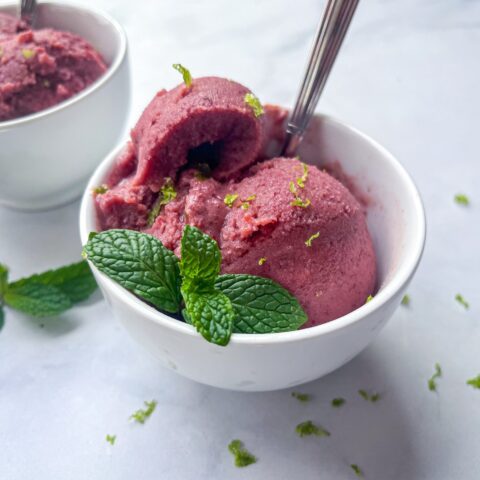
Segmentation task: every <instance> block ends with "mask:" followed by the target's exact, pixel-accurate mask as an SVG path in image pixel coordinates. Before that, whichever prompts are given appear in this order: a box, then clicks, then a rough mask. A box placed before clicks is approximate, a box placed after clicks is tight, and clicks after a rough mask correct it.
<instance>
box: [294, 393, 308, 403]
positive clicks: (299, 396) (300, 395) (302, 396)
mask: <svg viewBox="0 0 480 480" xmlns="http://www.w3.org/2000/svg"><path fill="white" fill-rule="evenodd" d="M292 397H293V398H296V399H297V400H298V401H299V402H309V401H310V400H311V399H312V397H311V395H309V394H308V393H299V392H292Z"/></svg>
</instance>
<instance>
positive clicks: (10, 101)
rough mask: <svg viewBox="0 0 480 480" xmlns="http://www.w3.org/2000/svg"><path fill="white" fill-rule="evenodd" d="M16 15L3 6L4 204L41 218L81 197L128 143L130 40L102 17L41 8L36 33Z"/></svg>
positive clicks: (71, 8)
mask: <svg viewBox="0 0 480 480" xmlns="http://www.w3.org/2000/svg"><path fill="white" fill-rule="evenodd" d="M15 7H16V5H13V4H12V5H2V6H0V53H1V55H0V143H1V145H2V151H1V155H0V204H3V205H7V206H12V207H16V208H22V209H27V210H36V209H44V208H49V207H52V206H56V205H60V204H62V203H65V202H67V201H69V200H72V199H73V198H75V197H77V196H78V195H80V193H81V192H82V191H83V188H84V185H85V182H86V181H87V179H88V177H89V175H90V174H91V172H92V170H93V169H94V168H95V166H96V165H98V162H99V160H100V159H101V158H103V157H104V156H105V155H106V154H107V153H108V152H109V151H110V150H111V148H112V147H113V146H114V145H115V144H116V143H117V142H118V140H119V139H120V138H121V136H122V135H123V132H124V128H125V126H126V122H127V118H128V112H129V108H130V77H129V68H128V55H127V40H126V36H125V33H124V31H123V29H122V28H121V27H120V25H119V24H118V23H117V22H116V21H115V20H113V19H111V18H110V17H108V16H107V15H105V14H103V13H101V12H99V11H96V10H92V9H86V8H84V7H80V6H75V5H74V4H68V5H67V4H65V5H63V4H61V3H54V2H48V3H41V4H39V5H38V7H37V15H36V20H35V24H34V28H33V30H32V29H29V28H28V27H27V25H25V24H24V23H23V22H22V21H19V20H18V19H17V17H16V9H15ZM46 173H48V174H46Z"/></svg>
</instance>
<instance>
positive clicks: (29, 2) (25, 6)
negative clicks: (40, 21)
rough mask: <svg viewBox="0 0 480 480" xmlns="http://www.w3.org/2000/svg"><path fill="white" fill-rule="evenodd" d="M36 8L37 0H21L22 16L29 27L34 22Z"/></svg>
mask: <svg viewBox="0 0 480 480" xmlns="http://www.w3.org/2000/svg"><path fill="white" fill-rule="evenodd" d="M36 8H37V2H36V0H21V2H20V17H21V19H22V20H23V21H24V22H26V23H27V25H28V26H29V27H31V26H32V24H33V20H34V16H35V9H36Z"/></svg>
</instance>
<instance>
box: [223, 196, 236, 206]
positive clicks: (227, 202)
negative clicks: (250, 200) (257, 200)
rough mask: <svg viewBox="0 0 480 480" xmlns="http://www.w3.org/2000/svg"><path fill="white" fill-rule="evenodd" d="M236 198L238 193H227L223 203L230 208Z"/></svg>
mask: <svg viewBox="0 0 480 480" xmlns="http://www.w3.org/2000/svg"><path fill="white" fill-rule="evenodd" d="M237 198H238V193H227V195H225V198H224V199H223V203H224V204H225V205H226V206H227V207H228V208H232V207H233V204H234V203H235V200H236V199H237Z"/></svg>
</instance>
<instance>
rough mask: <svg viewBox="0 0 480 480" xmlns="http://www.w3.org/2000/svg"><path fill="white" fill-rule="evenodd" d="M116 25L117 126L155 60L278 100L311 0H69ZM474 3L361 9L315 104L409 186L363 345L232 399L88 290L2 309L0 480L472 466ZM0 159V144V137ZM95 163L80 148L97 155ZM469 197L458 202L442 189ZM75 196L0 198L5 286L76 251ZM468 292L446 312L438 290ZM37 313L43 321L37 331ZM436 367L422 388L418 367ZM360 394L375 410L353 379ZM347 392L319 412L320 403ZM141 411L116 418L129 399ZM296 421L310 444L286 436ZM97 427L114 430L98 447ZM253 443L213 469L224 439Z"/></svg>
mask: <svg viewBox="0 0 480 480" xmlns="http://www.w3.org/2000/svg"><path fill="white" fill-rule="evenodd" d="M83 3H85V4H88V3H90V4H92V5H93V4H95V5H96V6H99V7H101V8H103V9H105V10H106V11H108V12H110V13H111V14H112V15H113V16H114V17H116V18H117V19H118V20H119V21H120V22H121V23H122V24H123V25H124V26H125V28H126V30H127V32H128V36H129V40H130V48H131V59H132V66H133V85H134V106H133V112H132V122H133V119H135V118H136V117H137V116H138V115H139V113H140V111H141V110H142V108H143V106H144V105H145V104H146V102H147V101H148V100H149V99H150V98H151V97H152V95H153V94H154V92H155V91H156V90H158V89H159V88H160V87H167V88H168V87H171V86H172V85H174V84H175V83H177V82H178V81H179V78H178V73H177V72H175V71H174V70H172V68H171V67H170V65H171V64H172V63H175V62H181V63H182V64H184V65H186V66H188V67H189V68H190V69H191V71H192V73H193V75H197V76H201V75H206V74H217V75H222V76H226V77H230V78H234V79H237V80H239V81H241V82H242V83H244V84H246V85H248V86H249V87H251V88H252V89H253V90H254V91H255V92H256V93H257V94H258V96H259V97H260V98H261V99H262V100H267V99H268V101H270V102H278V103H283V104H286V105H289V104H291V102H292V100H293V97H294V94H295V92H296V87H297V84H298V82H299V79H300V76H301V74H302V70H303V66H304V63H305V60H306V54H307V50H308V45H309V43H310V41H311V38H312V35H313V32H314V29H315V26H316V23H317V21H318V19H319V17H320V15H321V12H322V9H323V2H318V1H316V0H297V1H296V2H294V3H293V4H292V2H289V1H287V0H275V1H274V0H245V1H243V2H227V1H221V0H210V1H203V2H198V1H193V0H188V1H187V0H183V1H181V2H179V1H175V0H162V1H161V2H160V1H157V2H147V1H142V2H136V3H132V2H130V1H127V0H96V1H93V0H89V1H86V0H85V1H84V2H83ZM479 55H480V2H473V1H467V0H435V1H434V0H424V1H422V2H419V1H418V0H402V2H399V1H397V2H393V1H386V0H369V1H364V2H361V5H360V7H359V10H358V14H357V16H356V18H355V19H354V24H353V26H352V29H351V32H350V34H349V36H348V38H347V41H346V44H345V47H344V49H343V52H342V55H341V58H339V60H338V62H337V64H336V66H335V69H334V72H333V74H332V77H331V78H330V81H329V83H328V85H327V88H326V91H325V93H324V96H323V98H322V101H321V104H320V106H319V109H320V110H322V111H325V112H328V113H331V114H333V115H335V116H337V117H339V118H341V119H342V120H344V121H346V122H348V123H351V124H352V125H354V126H356V127H357V128H359V129H361V130H363V131H365V132H366V133H367V134H370V135H371V136H372V137H374V138H375V139H377V140H378V141H380V142H381V143H383V144H384V145H385V146H386V147H387V148H388V149H390V150H391V151H392V152H393V153H394V154H395V155H397V156H398V158H399V159H400V161H401V162H402V163H403V164H404V165H405V167H406V168H407V169H408V170H409V172H410V173H411V174H412V176H413V177H414V179H415V181H416V182H417V184H418V186H419V189H420V191H421V193H422V195H423V199H424V201H425V205H426V210H427V219H428V240H427V245H426V250H425V255H424V258H423V261H422V264H421V266H420V268H419V270H418V273H417V275H416V277H415V279H414V281H413V283H412V285H411V288H410V291H409V293H410V297H411V305H410V307H408V308H405V307H402V308H399V309H398V311H397V312H396V313H395V315H394V317H393V319H392V320H391V321H390V323H389V324H388V326H387V327H386V328H385V330H384V331H383V332H382V333H381V334H380V336H379V337H378V338H377V339H376V340H375V342H374V343H373V344H372V345H371V346H370V347H369V348H368V349H367V350H365V351H364V352H363V353H362V354H361V355H359V356H358V357H357V358H355V359H354V360H352V361H351V362H350V363H349V364H348V365H346V366H344V367H343V368H341V369H340V370H338V371H337V372H334V373H332V374H330V375H329V376H327V377H325V378H323V379H320V380H318V381H315V382H313V383H310V384H307V385H305V386H303V387H302V388H299V389H297V390H299V391H302V392H307V393H310V394H312V395H313V397H314V398H313V400H312V401H311V402H309V403H306V404H302V403H300V402H298V401H297V400H296V399H294V398H292V397H291V395H290V391H279V392H271V393H258V394H252V393H250V394H246V393H235V392H228V391H222V390H218V389H214V388H210V387H206V386H203V385H199V384H196V383H194V382H192V381H189V380H187V379H184V378H181V377H179V376H177V375H176V374H175V373H174V372H171V371H168V370H165V369H163V368H161V367H160V366H159V365H158V364H157V363H156V362H155V360H153V359H152V358H150V357H149V356H148V355H147V354H145V353H144V351H143V350H142V348H141V347H139V346H138V345H137V344H135V343H134V342H133V340H131V339H130V337H129V336H128V334H127V333H126V332H125V331H124V330H123V329H122V327H121V326H120V325H119V324H118V323H117V322H116V320H115V319H114V318H113V317H112V315H111V313H110V312H109V310H108V308H107V306H106V304H105V303H104V302H103V301H101V298H100V295H99V294H95V296H94V297H93V298H92V299H91V300H90V301H89V302H87V303H86V304H83V305H81V306H79V307H77V308H74V309H73V310H71V311H70V312H68V313H66V314H65V315H63V316H62V317H61V318H58V319H52V320H48V321H43V322H40V321H34V320H31V319H29V318H27V317H24V316H22V315H20V314H16V313H15V312H13V311H8V312H7V316H6V324H5V327H4V329H3V331H2V332H1V333H0V478H2V479H5V480H30V479H35V480H43V479H45V480H47V479H48V480H50V479H68V480H77V479H78V480H84V479H99V480H110V479H112V480H113V479H115V480H117V479H128V480H129V479H142V480H150V479H182V480H190V479H192V480H197V479H209V480H223V479H235V478H242V479H259V480H260V479H262V480H264V479H270V478H275V479H276V480H283V479H285V480H287V479H288V480H290V479H293V478H301V479H305V480H309V479H319V478H322V479H342V480H343V479H348V478H356V477H355V475H354V473H353V472H352V471H351V469H350V467H349V465H350V464H352V463H356V464H358V465H359V466H360V467H361V468H362V470H363V471H364V474H365V478H367V479H379V480H389V479H394V480H416V479H428V480H429V479H435V480H451V479H462V480H463V479H465V480H469V479H471V480H474V479H475V480H477V479H478V478H480V463H479V451H480V434H479V432H480V391H478V390H475V389H473V388H471V387H469V386H467V385H466V380H467V379H468V378H471V377H473V376H475V375H477V374H478V373H480V354H479V352H480V349H479V345H480V281H479V278H480V255H479V244H478V241H479V240H478V239H479V238H480V189H479V185H480V158H479V147H478V137H479V133H478V129H479V127H478V124H479V123H478V112H479V111H480V95H479V93H478V79H479V78H480V66H479V62H478V58H479ZM0 155H1V146H0ZM99 161H100V159H99ZM458 192H463V193H466V194H468V195H470V197H471V200H472V205H471V206H470V207H461V206H458V205H456V204H455V203H454V202H453V196H454V194H456V193H458ZM78 207H79V205H78V202H76V203H73V204H70V205H68V206H65V207H63V208H59V209H56V210H52V211H49V212H44V213H37V214H28V213H22V212H17V211H10V210H6V209H0V261H2V262H5V263H7V264H8V265H9V266H10V268H11V276H12V278H13V279H15V278H18V277H20V276H23V275H26V274H30V273H33V272H38V271H41V270H43V269H47V268H51V267H53V266H59V265H62V264H65V263H67V262H71V261H74V260H76V259H78V258H79V252H80V242H79V236H78V228H77V217H78ZM457 292H460V293H462V294H463V295H464V297H465V298H466V299H467V300H468V301H469V302H470V309H469V310H468V311H466V310H465V309H463V308H462V307H461V306H460V305H458V304H457V303H456V302H455V300H454V296H455V294H456V293H457ZM41 325H44V326H43V327H42V326H41ZM435 362H439V363H440V364H441V366H442V368H443V371H444V374H443V377H442V378H441V379H439V381H438V392H437V393H432V392H430V391H429V390H428V388H427V379H428V378H429V377H430V375H431V374H432V373H433V369H434V364H435ZM359 388H366V389H372V390H378V391H379V392H381V394H382V399H381V401H379V402H378V403H376V404H370V403H367V402H365V401H364V400H362V399H361V398H360V397H359V396H358V394H357V390H358V389H359ZM337 396H342V397H345V398H346V399H347V403H346V404H345V406H344V407H343V408H341V409H338V410H337V409H332V408H331V407H330V404H329V402H330V400H331V399H332V398H333V397H337ZM150 399H155V400H157V401H158V407H157V410H156V411H155V413H154V414H153V415H152V417H151V418H150V420H149V421H148V422H147V423H146V424H145V425H137V424H132V423H131V422H129V420H128V418H129V415H130V414H131V413H132V412H133V411H134V410H136V409H137V408H140V407H141V406H142V404H143V401H144V400H150ZM307 419H311V420H314V421H317V422H318V423H320V424H322V425H324V426H325V427H326V428H328V429H329V430H330V431H331V432H332V436H331V437H329V438H298V437H297V436H296V435H295V432H294V430H295V426H296V425H297V423H299V422H301V421H303V420H307ZM106 434H116V435H117V441H116V443H115V445H114V446H113V447H112V446H110V445H109V444H108V443H107V442H106V441H105V435H106ZM233 438H240V439H242V440H243V441H244V442H245V444H246V445H247V447H248V448H249V449H250V450H251V451H252V452H253V453H255V455H257V456H258V458H259V461H258V463H257V464H255V465H252V466H250V467H248V468H245V469H237V468H235V467H234V466H233V463H232V458H231V456H230V454H229V453H228V451H227V444H228V443H229V442H230V440H232V439H233Z"/></svg>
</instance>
